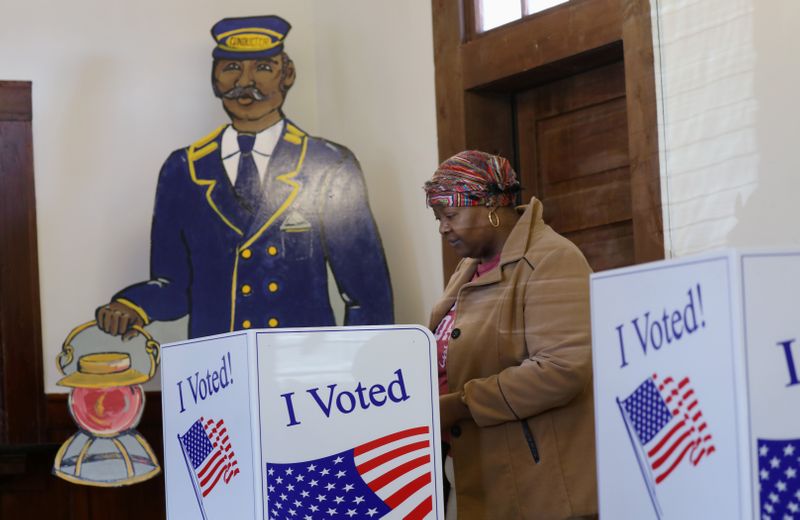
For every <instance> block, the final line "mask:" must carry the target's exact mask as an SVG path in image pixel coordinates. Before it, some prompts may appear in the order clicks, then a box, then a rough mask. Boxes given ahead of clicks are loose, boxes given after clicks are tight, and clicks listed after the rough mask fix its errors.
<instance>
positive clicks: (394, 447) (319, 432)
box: [161, 326, 444, 520]
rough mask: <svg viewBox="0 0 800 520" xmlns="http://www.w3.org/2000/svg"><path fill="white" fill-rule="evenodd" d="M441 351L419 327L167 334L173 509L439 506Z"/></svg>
mask: <svg viewBox="0 0 800 520" xmlns="http://www.w3.org/2000/svg"><path fill="white" fill-rule="evenodd" d="M435 359H436V342H435V340H434V339H433V337H432V336H431V333H430V332H429V331H428V330H427V329H425V328H423V327H419V326H376V327H338V328H336V327H334V328H320V329H271V330H256V331H241V332H232V333H229V334H223V335H218V336H211V337H207V338H199V339H195V340H190V341H184V342H180V343H173V344H169V345H164V346H163V349H162V363H161V382H162V406H163V416H164V469H165V480H166V497H167V518H169V519H172V520H176V519H185V518H202V519H205V520H216V519H225V520H229V519H232V518H235V519H237V520H239V519H258V520H261V519H272V518H276V519H277V518H280V519H283V518H296V519H307V518H327V519H339V518H341V519H352V518H411V519H415V518H418V519H422V518H438V519H441V518H444V514H443V497H442V481H441V474H442V467H441V466H442V459H441V446H440V434H439V413H438V382H437V372H436V365H435Z"/></svg>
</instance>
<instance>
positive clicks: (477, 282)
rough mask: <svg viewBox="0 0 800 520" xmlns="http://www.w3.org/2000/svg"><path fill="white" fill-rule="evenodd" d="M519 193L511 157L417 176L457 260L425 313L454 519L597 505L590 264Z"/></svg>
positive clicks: (480, 157)
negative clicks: (431, 334)
mask: <svg viewBox="0 0 800 520" xmlns="http://www.w3.org/2000/svg"><path fill="white" fill-rule="evenodd" d="M519 189H520V187H519V182H518V180H517V177H516V173H515V172H514V170H513V169H511V167H510V165H509V163H508V161H507V160H505V159H503V158H502V157H498V156H494V155H489V154H486V153H483V152H477V151H465V152H461V153H459V154H457V155H455V156H453V157H451V158H450V159H448V160H446V161H445V162H443V163H442V164H441V165H440V166H439V169H438V170H436V172H435V173H434V175H433V178H432V179H431V180H430V181H428V182H427V183H425V192H426V195H427V203H428V205H429V206H430V207H431V208H432V209H433V212H434V214H435V216H436V219H437V220H438V221H439V232H440V233H441V234H442V236H443V237H444V238H445V239H446V240H447V242H448V244H449V245H450V246H452V247H453V248H454V249H455V251H456V252H457V253H458V254H459V256H461V257H463V259H462V260H461V262H460V263H459V264H458V267H457V268H456V271H455V273H454V274H453V276H452V277H451V278H450V282H449V283H448V285H447V287H446V288H445V292H444V296H443V297H442V299H441V300H440V301H439V303H437V304H436V305H435V306H434V308H433V312H432V314H431V321H430V328H431V330H435V331H436V337H437V343H438V346H439V367H440V397H439V409H440V416H441V425H442V432H443V437H444V438H445V440H446V442H448V443H449V445H450V453H449V455H450V456H452V463H453V465H454V469H455V479H454V480H455V481H454V485H455V494H456V497H457V501H456V502H457V509H458V520H469V519H473V518H475V519H478V518H480V519H493V518H498V519H500V518H502V519H507V518H508V519H512V518H547V519H550V518H575V517H582V516H587V517H594V515H595V514H596V512H597V490H596V488H597V485H596V476H595V449H594V416H593V402H592V363H591V350H590V347H591V339H590V322H589V273H590V268H589V265H588V264H587V263H586V259H585V258H584V257H583V255H582V254H581V252H580V251H579V250H578V248H577V247H576V246H575V245H574V244H572V243H571V242H570V241H568V240H567V239H565V238H564V237H562V236H561V235H559V234H557V233H556V232H555V231H553V230H552V229H551V228H550V226H548V225H547V224H545V223H544V221H543V220H542V204H541V202H539V201H538V200H536V198H533V199H531V201H530V202H529V203H528V204H527V205H526V206H521V207H519V208H514V206H513V204H514V202H515V199H516V197H517V193H518V192H519ZM448 462H449V461H448ZM451 495H452V490H451Z"/></svg>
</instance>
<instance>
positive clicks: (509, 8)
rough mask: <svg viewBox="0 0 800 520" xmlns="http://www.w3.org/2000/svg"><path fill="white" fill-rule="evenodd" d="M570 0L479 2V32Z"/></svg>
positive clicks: (478, 0) (493, 0)
mask: <svg viewBox="0 0 800 520" xmlns="http://www.w3.org/2000/svg"><path fill="white" fill-rule="evenodd" d="M568 1H569V0H477V3H476V12H477V18H478V32H485V31H488V30H491V29H494V28H495V27H500V26H501V25H505V24H507V23H510V22H513V21H514V20H519V19H520V18H522V17H523V16H527V15H529V14H534V13H538V12H539V11H544V10H545V9H550V8H551V7H553V6H556V5H559V4H563V3H566V2H568Z"/></svg>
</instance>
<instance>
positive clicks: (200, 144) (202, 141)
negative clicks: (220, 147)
mask: <svg viewBox="0 0 800 520" xmlns="http://www.w3.org/2000/svg"><path fill="white" fill-rule="evenodd" d="M226 126H228V125H222V126H220V127H219V128H217V129H216V130H214V131H213V132H211V133H210V134H208V135H207V136H205V137H203V138H201V139H198V140H197V141H195V142H194V143H193V144H192V147H194V148H202V147H204V146H205V145H207V144H208V143H210V142H211V141H213V140H214V139H215V138H216V137H217V135H219V133H220V132H222V130H224V129H225V127H226Z"/></svg>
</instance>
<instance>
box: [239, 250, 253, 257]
mask: <svg viewBox="0 0 800 520" xmlns="http://www.w3.org/2000/svg"><path fill="white" fill-rule="evenodd" d="M251 256H253V252H252V251H250V250H249V249H245V250H244V251H242V258H244V259H245V260H247V259H248V258H250V257H251Z"/></svg>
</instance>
